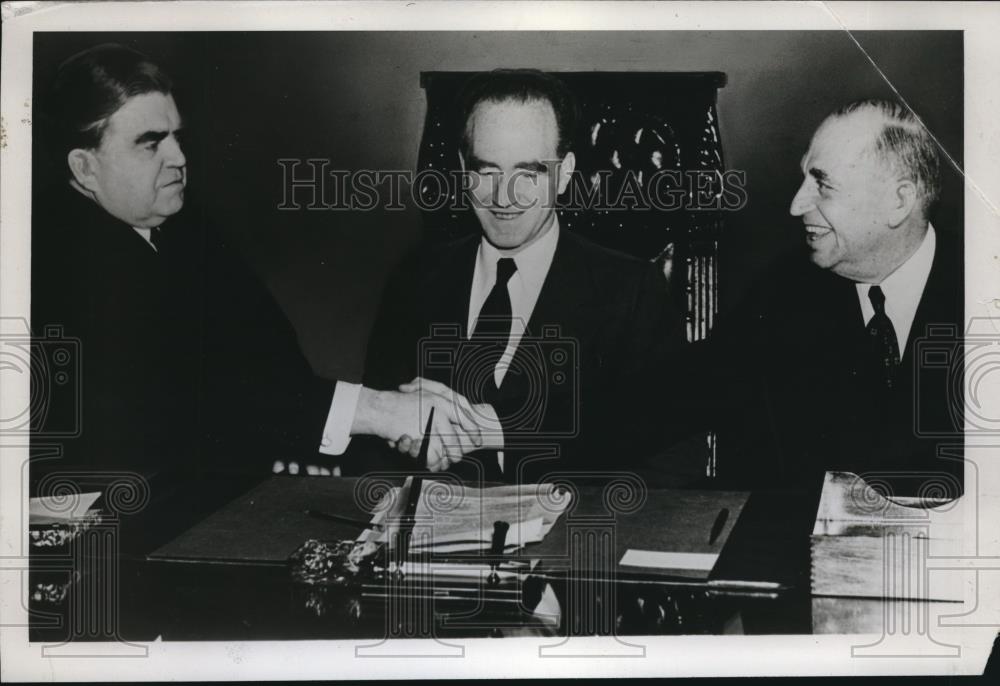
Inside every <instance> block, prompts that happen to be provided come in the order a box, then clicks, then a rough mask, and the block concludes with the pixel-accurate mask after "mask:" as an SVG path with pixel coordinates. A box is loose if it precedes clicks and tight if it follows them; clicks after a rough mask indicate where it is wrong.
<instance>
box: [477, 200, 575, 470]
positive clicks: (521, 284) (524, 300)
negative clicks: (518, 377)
mask: <svg viewBox="0 0 1000 686" xmlns="http://www.w3.org/2000/svg"><path fill="white" fill-rule="evenodd" d="M558 244H559V220H558V218H557V217H553V220H552V226H550V227H549V229H548V231H546V232H545V233H544V234H542V235H541V236H540V237H539V238H538V239H537V240H535V242H534V243H532V244H531V245H529V246H527V247H526V248H524V249H522V250H520V251H519V252H517V253H515V254H513V255H512V254H510V253H505V252H501V251H500V250H498V249H497V248H496V247H494V246H493V245H492V244H491V243H490V242H489V241H487V240H486V238H483V239H482V240H481V241H480V243H479V253H478V254H477V255H476V268H475V271H474V272H473V274H472V291H471V292H470V293H469V315H468V320H467V328H466V338H471V337H472V332H473V331H475V330H476V321H477V320H478V319H479V313H480V311H481V310H482V309H483V305H484V304H485V303H486V299H487V298H488V297H489V295H490V291H492V290H493V286H494V284H496V281H497V260H499V259H500V258H502V257H509V258H512V259H513V260H514V264H515V265H516V266H517V271H515V272H514V274H513V275H512V276H511V277H510V280H509V281H508V282H507V293H508V294H509V295H510V313H511V326H510V338H509V339H508V341H507V348H506V349H505V350H504V352H503V355H501V356H500V361H499V362H497V366H496V368H495V369H494V370H493V380H494V381H495V382H496V384H497V386H498V387H499V386H500V384H501V383H502V382H503V378H504V376H506V374H507V370H508V369H509V368H510V363H511V361H512V360H513V359H514V353H516V352H517V346H518V344H519V343H520V342H521V338H523V337H524V331H525V329H526V328H527V326H528V321H529V320H530V319H531V313H532V312H534V310H535V303H537V302H538V295H539V294H540V293H541V292H542V285H543V284H544V283H545V277H546V276H547V275H548V273H549V267H551V266H552V258H553V256H554V255H555V253H556V246H557V245H558ZM487 407H488V406H487ZM488 410H489V411H490V413H489V415H488V416H486V417H481V418H480V423H481V424H482V425H483V427H484V428H485V429H486V430H485V431H484V435H483V444H484V446H486V447H489V448H494V449H497V462H498V463H499V464H500V470H501V471H503V467H504V454H503V450H499V448H502V447H503V445H504V440H503V427H502V426H501V424H500V420H499V418H498V417H497V415H496V412H495V411H492V408H489V407H488Z"/></svg>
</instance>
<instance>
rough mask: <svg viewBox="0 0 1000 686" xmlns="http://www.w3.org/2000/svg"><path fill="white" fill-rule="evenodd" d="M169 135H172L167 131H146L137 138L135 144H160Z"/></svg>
mask: <svg viewBox="0 0 1000 686" xmlns="http://www.w3.org/2000/svg"><path fill="white" fill-rule="evenodd" d="M169 135H170V133H169V132H167V131H144V132H143V133H140V134H139V135H138V136H136V137H135V144H136V145H145V144H146V143H159V142H160V141H162V140H163V139H164V138H166V137H167V136H169Z"/></svg>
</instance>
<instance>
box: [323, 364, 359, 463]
mask: <svg viewBox="0 0 1000 686" xmlns="http://www.w3.org/2000/svg"><path fill="white" fill-rule="evenodd" d="M360 394H361V384H358V383H346V382H344V381H338V382H337V387H336V388H335V389H334V390H333V402H331V403H330V413H329V414H328V415H327V416H326V426H324V427H323V440H322V441H320V447H319V451H320V452H321V453H323V454H324V455H342V454H343V453H344V451H345V450H347V446H348V445H350V443H351V425H352V424H353V423H354V414H355V413H356V412H357V410H358V396H359V395H360Z"/></svg>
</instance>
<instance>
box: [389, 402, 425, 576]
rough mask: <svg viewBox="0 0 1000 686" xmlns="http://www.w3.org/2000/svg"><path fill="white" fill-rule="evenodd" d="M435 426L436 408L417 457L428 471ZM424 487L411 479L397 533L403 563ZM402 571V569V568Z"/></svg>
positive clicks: (399, 556) (420, 479)
mask: <svg viewBox="0 0 1000 686" xmlns="http://www.w3.org/2000/svg"><path fill="white" fill-rule="evenodd" d="M433 426H434V408H433V407H432V408H431V412H430V415H429V416H428V417H427V426H426V428H424V442H423V443H422V444H421V445H420V452H419V453H418V455H417V464H419V465H420V467H421V468H423V469H427V452H428V450H429V448H430V436H431V429H432V428H433ZM422 485H423V478H421V477H419V476H411V477H410V488H409V492H408V493H407V496H406V507H405V508H404V510H403V515H402V517H401V518H400V526H399V530H398V531H396V545H395V546H394V547H395V549H396V551H397V554H398V559H399V560H400V561H402V560H403V559H404V558H405V557H406V555H407V553H409V551H410V535H411V534H412V533H413V526H414V519H413V518H414V515H416V514H417V503H419V502H420V487H421V486H422ZM400 569H402V568H401V567H400Z"/></svg>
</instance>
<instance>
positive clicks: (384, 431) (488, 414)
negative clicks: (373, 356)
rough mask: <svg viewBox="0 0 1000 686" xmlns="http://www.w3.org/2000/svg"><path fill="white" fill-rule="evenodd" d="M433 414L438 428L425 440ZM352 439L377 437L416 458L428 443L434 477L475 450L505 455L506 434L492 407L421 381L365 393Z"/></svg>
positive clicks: (428, 457) (414, 380)
mask: <svg viewBox="0 0 1000 686" xmlns="http://www.w3.org/2000/svg"><path fill="white" fill-rule="evenodd" d="M432 408H433V409H434V423H433V425H432V426H431V430H430V432H429V433H427V434H426V435H425V434H424V429H425V428H426V423H427V418H428V417H429V416H430V412H431V409H432ZM351 433H352V434H370V435H375V436H378V437H380V438H383V439H385V440H386V442H387V443H388V444H389V445H390V446H391V447H393V448H395V449H396V450H398V451H399V452H401V453H406V454H409V455H410V456H411V457H417V455H418V454H419V453H420V449H421V447H422V445H423V443H424V441H428V442H429V445H428V446H427V468H428V469H429V470H430V471H432V472H438V471H444V470H446V469H448V468H449V467H450V466H451V465H452V464H454V463H456V462H459V461H460V460H461V459H462V457H463V456H465V455H467V454H468V453H470V452H472V451H474V450H481V449H491V450H501V449H503V431H502V430H501V427H500V422H499V420H498V419H497V415H496V412H495V411H494V410H493V407H492V406H490V405H487V404H478V405H473V404H472V403H470V402H469V400H468V399H467V398H466V397H465V396H463V395H462V394H461V393H458V392H456V391H453V390H452V389H451V388H449V387H448V386H446V385H445V384H443V383H439V382H437V381H431V380H428V379H424V378H420V377H417V378H415V379H413V380H412V381H410V382H409V383H406V384H403V385H402V386H400V387H399V390H398V391H375V390H372V389H369V388H367V387H362V389H361V394H360V396H359V397H358V409H357V412H356V414H355V417H354V423H353V425H352V427H351Z"/></svg>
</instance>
